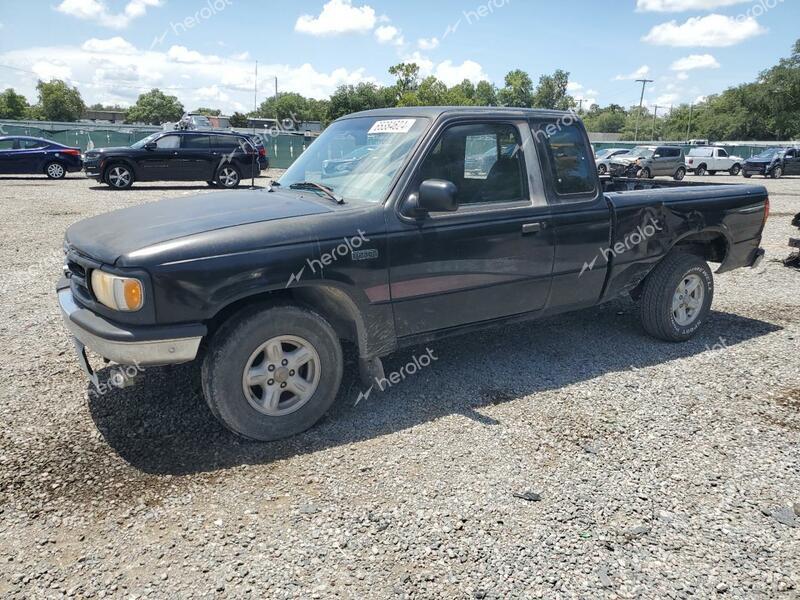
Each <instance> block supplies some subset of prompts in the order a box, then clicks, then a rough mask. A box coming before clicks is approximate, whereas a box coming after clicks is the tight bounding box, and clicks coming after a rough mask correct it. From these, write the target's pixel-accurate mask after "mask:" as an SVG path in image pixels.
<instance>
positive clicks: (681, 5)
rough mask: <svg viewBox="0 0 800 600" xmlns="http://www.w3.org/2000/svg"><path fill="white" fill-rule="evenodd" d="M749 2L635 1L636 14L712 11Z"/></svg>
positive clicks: (700, 0) (725, 0)
mask: <svg viewBox="0 0 800 600" xmlns="http://www.w3.org/2000/svg"><path fill="white" fill-rule="evenodd" d="M747 2H751V0H636V10H637V12H685V11H688V10H695V11H699V10H714V9H716V8H722V7H724V6H733V5H734V4H745V3H747Z"/></svg>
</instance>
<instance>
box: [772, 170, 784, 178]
mask: <svg viewBox="0 0 800 600" xmlns="http://www.w3.org/2000/svg"><path fill="white" fill-rule="evenodd" d="M781 177H783V167H775V168H774V169H772V178H773V179H780V178H781Z"/></svg>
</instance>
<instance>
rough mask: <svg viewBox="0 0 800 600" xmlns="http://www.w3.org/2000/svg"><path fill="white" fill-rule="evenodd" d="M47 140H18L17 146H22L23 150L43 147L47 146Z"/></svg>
mask: <svg viewBox="0 0 800 600" xmlns="http://www.w3.org/2000/svg"><path fill="white" fill-rule="evenodd" d="M47 145H48V144H47V142H44V141H42V140H20V142H19V147H20V148H24V149H25V150H33V149H34V148H44V147H45V146H47Z"/></svg>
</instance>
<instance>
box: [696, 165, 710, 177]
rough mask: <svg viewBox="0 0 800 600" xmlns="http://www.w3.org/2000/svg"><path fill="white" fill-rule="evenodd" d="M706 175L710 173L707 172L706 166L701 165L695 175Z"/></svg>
mask: <svg viewBox="0 0 800 600" xmlns="http://www.w3.org/2000/svg"><path fill="white" fill-rule="evenodd" d="M706 173H708V171H706V166H705V165H700V166H699V167H697V168H696V169H695V170H694V174H695V175H697V176H698V177H703V176H705V174H706Z"/></svg>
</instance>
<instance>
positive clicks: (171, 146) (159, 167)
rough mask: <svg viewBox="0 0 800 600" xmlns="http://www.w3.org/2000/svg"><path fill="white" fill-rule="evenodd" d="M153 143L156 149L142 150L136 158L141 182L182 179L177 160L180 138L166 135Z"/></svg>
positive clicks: (175, 135) (174, 135)
mask: <svg viewBox="0 0 800 600" xmlns="http://www.w3.org/2000/svg"><path fill="white" fill-rule="evenodd" d="M153 141H154V143H155V144H156V147H155V148H153V149H150V150H148V149H143V150H142V151H141V154H140V155H139V157H138V161H137V162H138V164H139V173H138V178H139V179H141V180H143V181H166V180H179V179H182V178H183V177H182V176H181V166H180V161H179V160H178V158H179V152H180V147H181V136H179V135H177V134H167V135H162V136H161V137H160V138H158V139H157V140H153Z"/></svg>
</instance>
